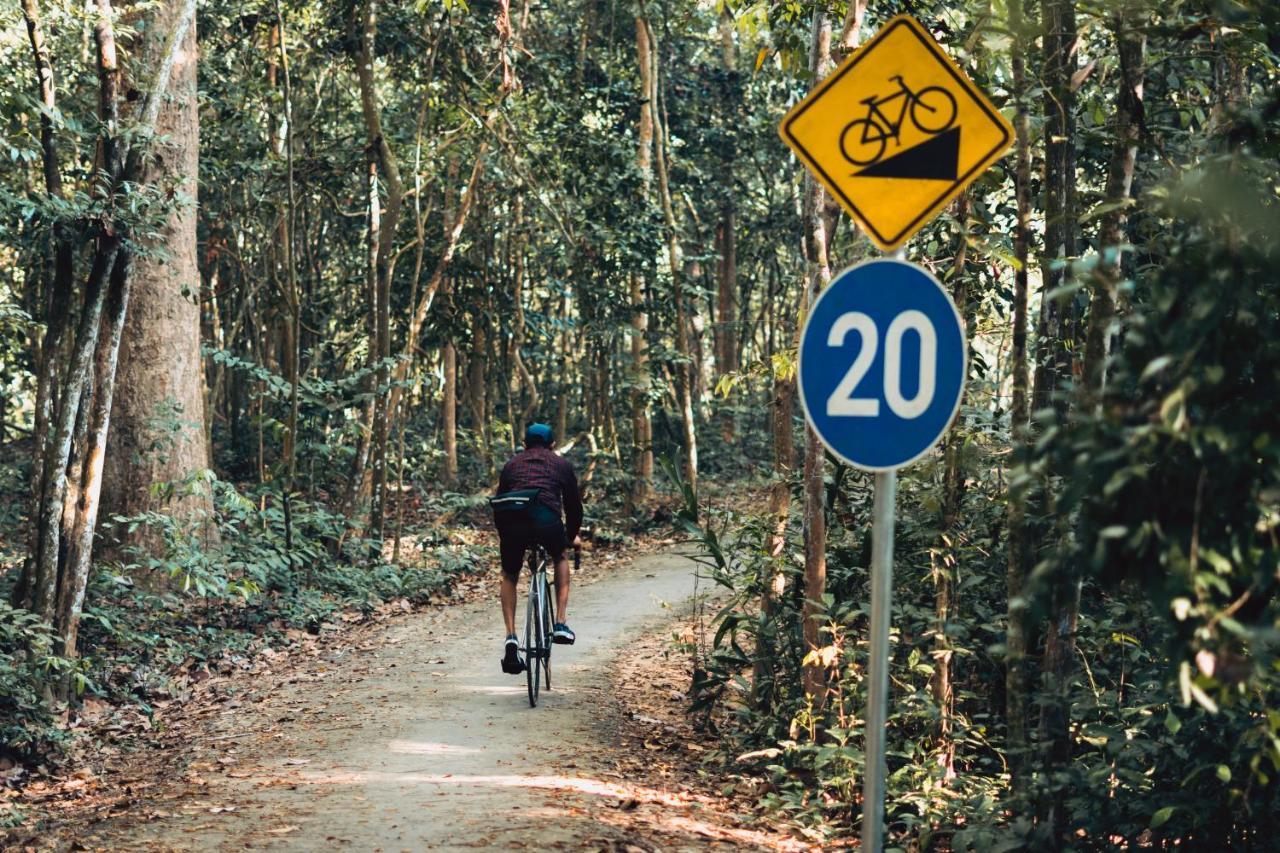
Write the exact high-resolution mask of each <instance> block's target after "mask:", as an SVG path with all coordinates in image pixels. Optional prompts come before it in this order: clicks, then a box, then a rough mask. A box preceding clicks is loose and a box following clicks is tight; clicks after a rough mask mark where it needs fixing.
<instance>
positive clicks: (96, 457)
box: [54, 248, 130, 692]
mask: <svg viewBox="0 0 1280 853" xmlns="http://www.w3.org/2000/svg"><path fill="white" fill-rule="evenodd" d="M129 290H130V286H129V253H128V250H127V249H124V248H122V249H121V250H120V252H119V254H118V255H117V257H116V262H115V265H114V267H113V268H112V272H111V282H110V290H109V292H108V294H107V301H106V305H105V319H104V327H103V329H102V333H101V334H100V336H99V338H98V342H97V347H96V349H97V351H96V352H95V354H94V370H95V373H96V376H95V379H94V386H95V393H94V400H93V413H92V415H91V416H90V421H89V424H88V438H87V442H86V447H85V450H84V455H83V463H82V467H81V470H80V472H79V482H78V486H79V488H78V496H77V500H76V505H75V512H74V516H73V517H74V521H73V523H72V525H71V528H70V534H69V536H68V547H67V557H66V567H65V568H64V569H63V571H62V580H61V583H60V584H59V590H58V601H57V606H56V612H55V616H54V630H55V631H56V633H57V634H58V635H59V636H60V637H61V638H62V645H61V648H60V650H59V654H60V655H61V656H62V657H64V658H67V659H68V660H74V659H75V657H76V654H77V649H76V639H77V636H78V633H79V627H80V613H81V611H82V610H83V608H84V596H85V589H86V587H87V586H88V582H89V568H90V561H91V558H92V555H93V534H94V530H95V529H96V527H97V523H98V510H99V507H100V505H101V500H100V498H101V494H102V470H103V463H104V461H105V457H106V450H107V436H108V435H109V434H110V430H111V404H112V401H113V399H114V396H115V383H116V369H117V366H118V364H119V358H120V339H121V337H122V335H123V332H124V325H125V317H126V316H128V312H129ZM64 692H65V687H64Z"/></svg>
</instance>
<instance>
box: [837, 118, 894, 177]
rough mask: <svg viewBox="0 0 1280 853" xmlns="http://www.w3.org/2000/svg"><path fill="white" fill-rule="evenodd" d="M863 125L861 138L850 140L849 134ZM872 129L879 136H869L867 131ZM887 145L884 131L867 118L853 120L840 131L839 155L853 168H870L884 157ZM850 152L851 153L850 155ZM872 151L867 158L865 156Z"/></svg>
mask: <svg viewBox="0 0 1280 853" xmlns="http://www.w3.org/2000/svg"><path fill="white" fill-rule="evenodd" d="M863 125H865V126H866V129H864V130H863V132H862V134H861V136H860V137H855V138H853V139H852V140H851V139H850V137H849V132H850V131H851V130H853V129H854V128H855V127H862V126H863ZM872 129H874V130H875V131H876V132H877V133H878V134H879V136H874V137H873V136H869V135H868V130H872ZM888 144H889V143H888V136H887V135H886V134H885V132H884V130H883V129H882V128H881V127H880V125H878V124H876V123H875V122H873V121H872V120H871V119H869V118H859V119H854V120H853V121H851V122H849V123H848V124H846V125H845V126H844V130H842V131H840V153H841V154H842V155H844V159H846V160H848V161H849V162H850V163H852V164H853V165H855V166H870V165H871V164H872V163H874V162H876V161H877V160H879V159H880V158H881V157H882V156H884V149H885V146H886V145H888ZM851 146H852V147H851ZM851 151H852V152H853V153H850V152H851ZM873 151H874V153H872V154H871V156H870V157H868V156H867V154H868V153H869V152H873ZM855 155H857V156H855Z"/></svg>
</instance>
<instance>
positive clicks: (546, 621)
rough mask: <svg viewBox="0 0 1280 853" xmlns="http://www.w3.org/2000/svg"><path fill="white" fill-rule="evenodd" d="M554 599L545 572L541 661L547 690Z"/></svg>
mask: <svg viewBox="0 0 1280 853" xmlns="http://www.w3.org/2000/svg"><path fill="white" fill-rule="evenodd" d="M553 600H554V599H553V598H552V596H551V583H550V581H549V580H548V579H547V575H546V572H543V574H542V643H543V648H544V649H545V657H544V658H543V660H542V677H543V680H544V681H545V682H546V685H547V689H548V690H550V689H551V645H552V644H551V633H552V630H553V628H552V624H551V621H552V620H551V608H552V607H553V606H554V605H553V604H552V603H551V602H552V601H553Z"/></svg>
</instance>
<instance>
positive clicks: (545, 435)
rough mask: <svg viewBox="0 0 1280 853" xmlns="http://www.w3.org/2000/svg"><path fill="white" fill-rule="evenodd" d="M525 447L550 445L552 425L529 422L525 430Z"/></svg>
mask: <svg viewBox="0 0 1280 853" xmlns="http://www.w3.org/2000/svg"><path fill="white" fill-rule="evenodd" d="M524 446H525V447H550V446H551V427H549V426H547V425H546V424H529V426H528V428H526V429H525V431H524Z"/></svg>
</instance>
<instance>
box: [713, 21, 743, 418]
mask: <svg viewBox="0 0 1280 853" xmlns="http://www.w3.org/2000/svg"><path fill="white" fill-rule="evenodd" d="M719 29H720V62H721V67H722V68H723V70H724V73H725V78H726V80H727V81H732V80H734V77H735V74H736V73H737V51H736V50H735V46H734V41H733V14H732V13H731V12H730V11H729V9H728V7H727V6H726V7H725V8H724V9H723V10H722V11H721V13H720V20H719ZM726 88H727V89H732V88H733V86H732V85H731V84H730V85H727V86H726ZM726 100H728V99H726ZM736 153H737V152H735V151H734V150H733V147H732V146H725V150H724V151H722V152H721V155H722V157H721V161H720V182H721V186H722V188H723V191H724V200H723V201H722V202H721V205H720V221H719V222H718V223H716V234H715V241H716V254H717V256H718V257H719V262H718V264H717V265H716V324H715V336H714V340H715V357H716V373H718V374H720V375H721V376H723V375H724V374H726V373H734V372H736V371H737V370H738V330H737V328H736V324H737V317H738V234H737V230H738V210H737V205H736V202H735V199H736V196H737V193H736V188H735V187H734V162H735V160H736ZM733 432H734V429H733V419H732V417H729V418H726V420H725V422H724V424H723V434H724V439H725V441H726V442H731V441H733Z"/></svg>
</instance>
